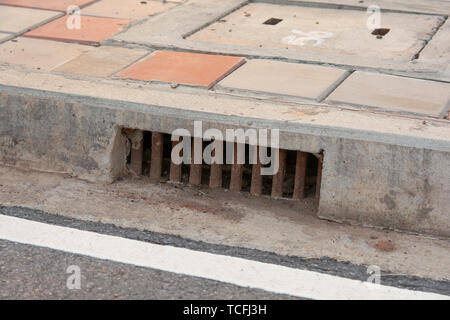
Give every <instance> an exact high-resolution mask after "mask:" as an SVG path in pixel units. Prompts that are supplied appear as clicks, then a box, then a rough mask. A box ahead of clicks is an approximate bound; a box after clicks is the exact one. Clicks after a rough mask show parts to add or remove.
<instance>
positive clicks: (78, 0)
mask: <svg viewBox="0 0 450 320" xmlns="http://www.w3.org/2000/svg"><path fill="white" fill-rule="evenodd" d="M93 1H95V0H0V4H5V5H10V6H17V7H25V8H36V9H47V10H55V11H64V12H66V11H67V9H68V8H69V6H73V5H75V6H77V7H80V8H81V7H82V6H85V5H86V4H88V3H91V2H93Z"/></svg>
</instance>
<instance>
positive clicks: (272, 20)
mask: <svg viewBox="0 0 450 320" xmlns="http://www.w3.org/2000/svg"><path fill="white" fill-rule="evenodd" d="M281 21H283V19H278V18H270V19H268V20H266V21H264V22H263V24H269V25H271V26H274V25H276V24H279V23H280V22H281Z"/></svg>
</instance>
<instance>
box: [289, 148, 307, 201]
mask: <svg viewBox="0 0 450 320" xmlns="http://www.w3.org/2000/svg"><path fill="white" fill-rule="evenodd" d="M307 165H308V154H307V153H306V152H301V151H297V162H296V164H295V178H294V194H293V195H292V198H293V199H303V198H305V182H306V167H307Z"/></svg>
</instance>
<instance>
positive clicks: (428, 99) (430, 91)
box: [327, 71, 450, 117]
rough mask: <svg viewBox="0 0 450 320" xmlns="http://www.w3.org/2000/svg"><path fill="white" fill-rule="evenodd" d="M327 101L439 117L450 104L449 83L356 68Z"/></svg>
mask: <svg viewBox="0 0 450 320" xmlns="http://www.w3.org/2000/svg"><path fill="white" fill-rule="evenodd" d="M327 100H328V101H330V102H333V103H348V104H352V105H359V106H366V107H377V108H382V109H387V110H393V111H406V112H411V113H417V114H423V115H429V116H435V117H440V116H443V113H444V111H445V110H446V107H447V106H448V104H449V103H450V83H443V82H435V81H427V80H421V79H412V78H405V77H399V76H392V75H385V74H377V73H368V72H361V71H357V72H355V73H353V74H352V75H351V76H350V77H349V78H348V79H347V80H345V81H344V82H343V83H342V85H341V86H339V87H338V88H337V89H336V90H335V91H334V92H333V93H332V94H331V95H330V96H329V97H328V99H327Z"/></svg>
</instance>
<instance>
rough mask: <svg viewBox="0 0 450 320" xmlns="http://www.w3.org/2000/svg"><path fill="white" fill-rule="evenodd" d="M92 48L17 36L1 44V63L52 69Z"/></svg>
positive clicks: (28, 67)
mask: <svg viewBox="0 0 450 320" xmlns="http://www.w3.org/2000/svg"><path fill="white" fill-rule="evenodd" d="M92 49H93V47H88V46H82V45H78V44H73V43H63V42H56V41H48V40H40V39H31V38H16V39H14V40H10V41H7V42H5V43H3V44H1V45H0V65H20V66H22V67H24V68H26V69H39V70H41V71H50V70H51V69H53V68H55V67H57V66H59V65H61V64H63V63H65V62H67V61H69V60H71V59H73V58H75V57H77V56H79V55H80V54H83V53H84V52H87V51H89V50H92Z"/></svg>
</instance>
